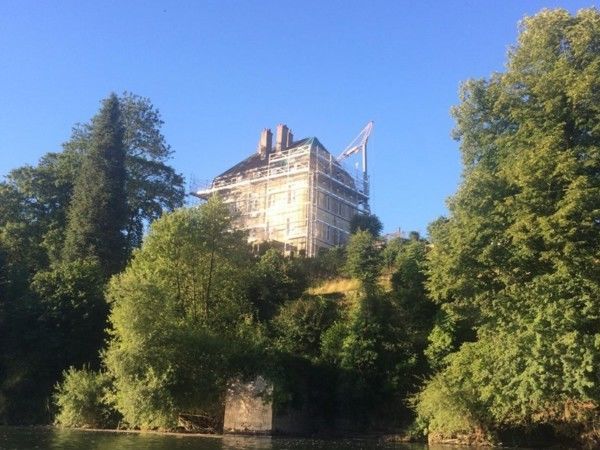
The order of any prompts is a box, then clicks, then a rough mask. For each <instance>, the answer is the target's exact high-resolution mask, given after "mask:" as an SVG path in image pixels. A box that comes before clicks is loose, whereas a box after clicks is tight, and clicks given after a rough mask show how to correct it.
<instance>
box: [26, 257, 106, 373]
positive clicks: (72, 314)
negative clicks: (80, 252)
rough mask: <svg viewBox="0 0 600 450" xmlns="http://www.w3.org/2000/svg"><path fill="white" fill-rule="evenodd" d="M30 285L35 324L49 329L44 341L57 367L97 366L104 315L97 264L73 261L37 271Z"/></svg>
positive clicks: (101, 341)
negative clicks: (37, 311) (36, 312)
mask: <svg viewBox="0 0 600 450" xmlns="http://www.w3.org/2000/svg"><path fill="white" fill-rule="evenodd" d="M31 288H32V291H33V293H34V294H35V295H36V297H37V301H38V302H39V305H40V314H39V316H38V318H37V321H38V324H39V326H41V327H44V328H46V329H48V330H52V331H51V332H50V337H49V339H48V340H47V341H46V343H45V344H46V349H47V350H49V351H51V355H52V359H53V360H54V365H56V367H57V370H60V369H61V368H64V367H69V366H71V365H73V366H76V367H82V366H83V365H84V364H86V363H92V364H95V365H97V364H98V351H99V350H100V348H101V347H102V344H103V342H104V339H105V337H106V334H105V329H106V326H107V320H106V318H107V315H108V305H107V303H106V301H105V299H104V275H103V273H102V269H101V268H100V266H99V265H98V263H97V262H96V261H95V260H76V261H74V262H71V263H64V264H61V265H60V266H56V267H55V268H53V269H52V270H49V271H45V272H38V273H36V274H35V276H34V278H33V281H32V284H31Z"/></svg>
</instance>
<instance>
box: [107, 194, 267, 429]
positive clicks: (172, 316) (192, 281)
mask: <svg viewBox="0 0 600 450" xmlns="http://www.w3.org/2000/svg"><path fill="white" fill-rule="evenodd" d="M231 220H232V218H231V216H230V214H229V211H228V209H227V207H226V206H225V205H224V204H223V203H222V202H220V201H219V200H218V199H217V198H212V199H210V200H209V201H208V202H207V203H206V204H204V205H202V206H200V207H198V208H191V209H184V210H177V211H175V212H173V213H170V214H166V215H164V216H163V217H161V218H160V219H159V220H157V221H156V222H154V224H153V225H152V227H151V229H150V232H149V234H148V236H147V238H146V240H145V241H144V244H143V246H142V248H141V249H140V250H139V251H137V252H136V253H135V255H134V258H133V260H132V262H131V264H130V265H129V266H128V268H127V269H126V270H125V272H123V273H122V274H120V275H118V276H117V277H115V278H113V280H112V281H111V283H110V289H109V297H110V298H111V300H112V302H113V308H112V312H111V316H110V320H111V324H112V329H113V332H112V338H111V340H110V342H109V347H108V350H107V352H106V355H105V363H106V366H107V368H108V370H109V372H110V374H111V375H112V376H113V377H114V379H115V394H114V401H115V404H116V407H117V409H118V410H119V411H120V412H121V413H122V414H123V417H124V420H125V421H126V422H127V423H128V424H129V425H130V426H134V427H141V428H171V427H172V426H173V424H174V423H175V420H176V414H177V413H178V412H181V411H189V410H193V409H194V408H200V407H201V408H204V409H206V410H214V409H215V408H218V407H219V406H218V400H219V398H220V396H221V395H222V393H223V389H224V386H225V383H226V381H227V380H228V379H229V378H231V377H233V376H235V374H236V373H243V372H244V371H245V370H249V371H251V370H252V367H253V365H256V364H259V363H260V356H259V355H258V354H259V353H260V352H261V351H262V350H261V348H262V347H261V345H262V344H261V342H262V338H261V331H260V328H259V327H257V326H255V325H254V324H253V322H252V318H251V317H252V305H251V303H250V302H249V301H248V299H247V298H246V296H245V292H246V290H245V286H244V280H245V279H246V276H244V273H245V271H246V266H247V263H248V261H249V253H248V248H247V245H246V243H245V239H244V235H243V234H241V233H240V232H238V231H233V230H232V226H231ZM251 361H254V363H251Z"/></svg>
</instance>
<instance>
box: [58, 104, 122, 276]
mask: <svg viewBox="0 0 600 450" xmlns="http://www.w3.org/2000/svg"><path fill="white" fill-rule="evenodd" d="M125 177H126V172H125V147H124V143H123V123H122V119H121V111H120V109H119V100H118V98H117V96H116V95H115V94H112V95H111V96H110V97H108V98H107V99H106V100H105V101H104V102H103V105H102V108H101V109H100V112H99V113H98V115H97V116H96V117H95V118H94V120H93V125H92V133H91V145H90V150H89V153H88V154H87V155H86V156H85V158H84V160H83V163H82V167H81V171H80V173H79V175H78V177H77V181H76V182H75V185H74V188H73V199H72V201H71V205H70V207H69V215H68V226H67V231H66V236H65V247H64V259H65V261H74V260H77V259H85V258H97V259H98V261H99V263H100V266H101V268H102V270H103V271H104V273H105V275H106V276H110V275H112V274H114V273H116V272H118V271H119V270H120V269H121V268H122V267H123V266H124V264H125V258H126V255H125V239H124V236H123V229H124V228H125V225H126V220H127V204H126V200H125Z"/></svg>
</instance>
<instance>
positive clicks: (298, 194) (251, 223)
mask: <svg viewBox="0 0 600 450" xmlns="http://www.w3.org/2000/svg"><path fill="white" fill-rule="evenodd" d="M368 186H369V183H368V178H367V176H366V174H365V173H363V172H360V173H356V174H354V175H352V174H351V173H350V171H349V170H347V169H345V168H344V167H343V166H342V164H341V162H340V161H338V160H337V159H336V158H335V157H334V156H333V155H332V154H331V153H329V151H327V149H326V148H325V147H324V146H323V144H321V142H319V140H318V139H317V138H315V137H312V138H306V139H301V140H298V141H294V140H293V134H292V132H291V130H289V128H288V127H287V126H286V125H278V126H277V131H276V140H275V145H273V134H272V132H271V130H269V129H265V130H263V131H262V133H261V136H260V140H259V144H258V148H257V150H256V152H255V153H254V154H253V155H251V156H250V157H248V158H246V159H245V160H243V161H242V162H240V163H238V164H236V165H235V166H233V167H232V168H230V169H229V170H227V171H225V172H223V173H222V174H220V175H218V176H217V177H216V178H215V179H214V180H213V181H212V183H210V185H208V186H206V187H205V188H203V189H199V190H198V191H196V192H195V195H197V196H198V197H200V198H203V199H207V198H208V197H210V196H211V195H215V194H216V195H219V196H220V197H221V198H222V199H223V201H224V202H225V203H226V204H228V205H229V206H230V207H231V209H232V210H233V211H235V212H236V217H237V219H236V220H237V226H239V227H240V228H241V229H244V230H247V232H248V240H249V242H250V243H251V244H252V245H253V246H255V247H256V248H259V246H260V244H261V243H263V242H272V243H275V244H276V245H279V246H281V248H282V250H283V251H284V252H285V253H286V254H296V255H306V256H315V255H316V254H318V252H319V251H320V250H321V249H326V248H330V247H333V246H336V245H343V244H344V243H345V242H346V240H347V239H348V235H349V230H350V220H351V218H352V217H353V216H354V215H355V214H361V213H364V212H367V211H368V209H369V189H368Z"/></svg>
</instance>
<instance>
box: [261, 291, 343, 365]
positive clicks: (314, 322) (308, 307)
mask: <svg viewBox="0 0 600 450" xmlns="http://www.w3.org/2000/svg"><path fill="white" fill-rule="evenodd" d="M337 317H338V311H337V307H336V305H335V303H334V302H333V301H331V300H327V299H325V298H322V297H306V298H301V299H298V300H294V301H290V302H288V303H286V304H285V305H284V306H283V307H282V308H281V309H280V310H279V312H278V314H277V315H276V316H275V317H274V319H273V322H272V326H273V328H274V334H275V338H274V346H275V348H277V349H278V350H279V351H283V352H286V353H289V354H290V355H295V356H299V357H304V358H307V359H309V360H313V361H317V360H318V359H319V357H320V354H321V337H322V335H323V333H324V332H325V331H326V330H327V329H328V328H329V327H330V326H331V325H333V323H334V321H335V320H336V319H337Z"/></svg>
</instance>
